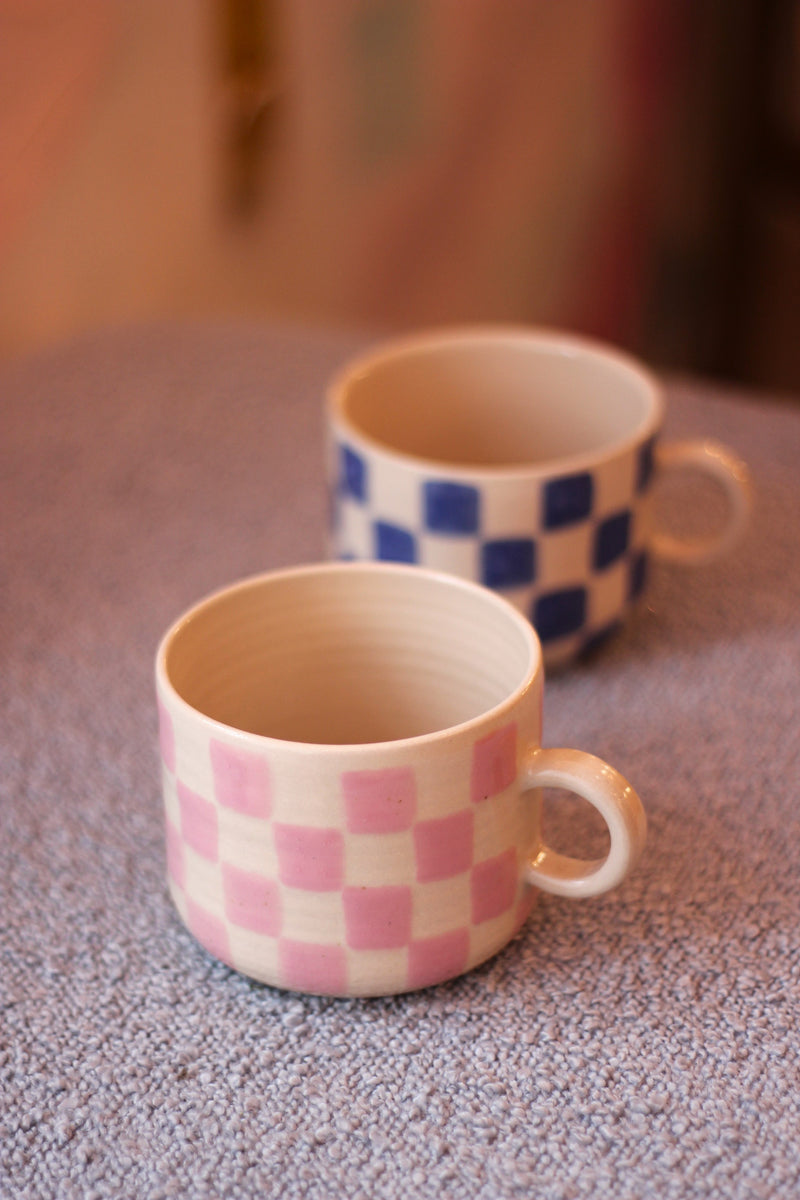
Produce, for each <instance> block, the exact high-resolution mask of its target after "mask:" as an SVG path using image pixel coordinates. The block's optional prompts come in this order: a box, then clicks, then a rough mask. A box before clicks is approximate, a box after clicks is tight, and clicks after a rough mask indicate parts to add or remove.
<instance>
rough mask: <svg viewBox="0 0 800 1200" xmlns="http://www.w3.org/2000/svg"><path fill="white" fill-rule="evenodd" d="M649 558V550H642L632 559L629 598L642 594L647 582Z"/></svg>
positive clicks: (635, 597)
mask: <svg viewBox="0 0 800 1200" xmlns="http://www.w3.org/2000/svg"><path fill="white" fill-rule="evenodd" d="M647 569H648V559H647V552H646V551H645V550H642V551H640V552H639V554H635V555H634V556H633V558H632V559H631V566H630V572H631V573H630V578H629V580H628V599H629V600H636V599H638V597H639V596H641V594H642V592H643V591H644V589H645V585H646V584H647Z"/></svg>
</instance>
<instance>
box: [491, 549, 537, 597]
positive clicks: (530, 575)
mask: <svg viewBox="0 0 800 1200" xmlns="http://www.w3.org/2000/svg"><path fill="white" fill-rule="evenodd" d="M481 569H482V578H483V582H484V584H485V585H486V587H490V588H510V587H522V586H524V585H525V584H526V583H533V581H534V579H535V578H536V543H535V542H534V541H533V539H532V538H502V539H498V540H497V541H493V542H484V545H483V549H482V551H481Z"/></svg>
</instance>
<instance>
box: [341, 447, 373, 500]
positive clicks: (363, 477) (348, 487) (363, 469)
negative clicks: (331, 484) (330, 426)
mask: <svg viewBox="0 0 800 1200" xmlns="http://www.w3.org/2000/svg"><path fill="white" fill-rule="evenodd" d="M339 490H340V491H341V493H342V495H343V496H352V497H353V499H354V500H358V502H359V504H364V503H365V502H366V499H367V464H366V463H365V462H364V459H363V458H361V456H360V455H358V454H356V452H355V450H351V449H350V447H349V446H340V447H339Z"/></svg>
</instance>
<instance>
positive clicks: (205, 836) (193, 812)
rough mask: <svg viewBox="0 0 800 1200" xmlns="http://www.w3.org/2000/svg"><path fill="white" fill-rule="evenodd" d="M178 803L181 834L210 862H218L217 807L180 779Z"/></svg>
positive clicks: (189, 844)
mask: <svg viewBox="0 0 800 1200" xmlns="http://www.w3.org/2000/svg"><path fill="white" fill-rule="evenodd" d="M178 804H179V806H180V810H181V834H182V835H183V840H184V841H185V842H186V845H187V846H191V847H192V849H193V850H195V851H196V852H197V853H198V854H199V855H201V856H202V857H203V858H207V859H208V860H209V862H216V861H217V859H218V857H219V835H218V833H217V810H216V808H215V807H214V805H213V804H212V803H211V801H210V800H205V799H204V798H203V797H202V796H198V794H197V792H193V791H191V789H190V788H187V787H186V785H185V784H183V783H181V782H180V781H179V782H178Z"/></svg>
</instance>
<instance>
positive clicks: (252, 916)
mask: <svg viewBox="0 0 800 1200" xmlns="http://www.w3.org/2000/svg"><path fill="white" fill-rule="evenodd" d="M222 889H223V892H224V894H225V916H226V917H227V918H228V920H229V921H230V922H231V924H232V925H238V926H239V927H240V928H241V929H249V930H251V932H252V933H263V934H266V935H267V936H268V937H277V936H278V934H279V933H280V931H281V897H280V891H279V889H278V885H277V883H275V881H274V880H273V879H266V878H265V877H264V876H263V875H259V874H257V873H256V872H255V871H242V870H240V869H239V867H234V866H232V865H231V864H230V863H223V864H222Z"/></svg>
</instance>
